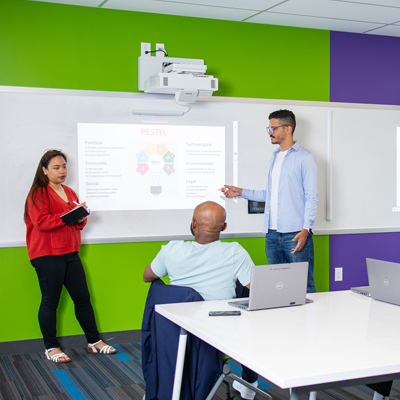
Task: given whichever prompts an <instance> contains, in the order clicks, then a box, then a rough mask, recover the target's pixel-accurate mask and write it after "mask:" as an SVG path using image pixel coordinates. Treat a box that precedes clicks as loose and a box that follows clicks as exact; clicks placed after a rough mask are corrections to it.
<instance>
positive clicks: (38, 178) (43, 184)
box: [24, 150, 67, 223]
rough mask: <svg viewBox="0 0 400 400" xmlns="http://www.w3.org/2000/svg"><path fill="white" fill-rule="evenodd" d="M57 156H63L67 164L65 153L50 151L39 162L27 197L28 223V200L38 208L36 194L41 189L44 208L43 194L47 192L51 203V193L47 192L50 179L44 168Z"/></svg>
mask: <svg viewBox="0 0 400 400" xmlns="http://www.w3.org/2000/svg"><path fill="white" fill-rule="evenodd" d="M57 156H61V157H62V158H63V159H64V160H65V162H67V157H66V156H65V154H64V153H62V152H61V150H49V151H46V153H44V154H43V156H42V158H41V159H40V161H39V165H38V167H37V169H36V173H35V177H34V178H33V183H32V186H31V188H30V190H29V193H28V196H27V197H26V201H25V209H24V221H25V223H26V213H27V210H28V200H29V198H30V199H31V201H32V204H33V205H34V206H35V207H37V205H36V204H35V196H36V192H37V191H38V190H39V189H42V190H41V195H42V204H43V207H44V198H43V193H44V192H46V196H47V199H48V201H49V203H50V197H49V193H48V191H47V185H48V184H49V178H48V177H47V176H46V175H45V174H44V172H43V167H45V168H46V169H47V167H48V166H49V162H50V160H51V159H52V158H54V157H57ZM50 207H51V203H50Z"/></svg>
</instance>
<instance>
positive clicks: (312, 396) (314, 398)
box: [309, 391, 317, 400]
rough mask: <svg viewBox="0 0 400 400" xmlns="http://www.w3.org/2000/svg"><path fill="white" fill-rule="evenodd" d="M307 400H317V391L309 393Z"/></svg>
mask: <svg viewBox="0 0 400 400" xmlns="http://www.w3.org/2000/svg"><path fill="white" fill-rule="evenodd" d="M309 400H317V391H315V392H310V397H309Z"/></svg>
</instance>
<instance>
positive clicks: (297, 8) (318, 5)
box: [271, 0, 400, 24]
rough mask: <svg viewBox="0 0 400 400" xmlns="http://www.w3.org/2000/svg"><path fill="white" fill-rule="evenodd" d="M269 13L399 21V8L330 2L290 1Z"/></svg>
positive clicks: (330, 0) (369, 20)
mask: <svg viewBox="0 0 400 400" xmlns="http://www.w3.org/2000/svg"><path fill="white" fill-rule="evenodd" d="M271 11H274V12H279V13H287V14H298V15H303V16H309V17H325V18H337V19H345V20H353V21H363V22H375V23H382V24H384V23H386V24H390V23H393V22H396V21H400V7H399V8H393V7H381V6H376V5H369V4H361V3H350V2H343V1H332V0H290V1H287V2H285V3H282V4H280V5H278V6H276V7H274V8H273V9H272V10H271Z"/></svg>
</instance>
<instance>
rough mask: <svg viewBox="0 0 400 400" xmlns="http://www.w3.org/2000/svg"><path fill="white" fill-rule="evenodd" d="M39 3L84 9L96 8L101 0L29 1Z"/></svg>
mask: <svg viewBox="0 0 400 400" xmlns="http://www.w3.org/2000/svg"><path fill="white" fill-rule="evenodd" d="M30 1H40V2H42V3H57V4H69V5H71V6H86V7H98V6H99V5H100V4H101V3H102V2H103V0H51V1H50V0H30Z"/></svg>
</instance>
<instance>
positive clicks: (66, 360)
mask: <svg viewBox="0 0 400 400" xmlns="http://www.w3.org/2000/svg"><path fill="white" fill-rule="evenodd" d="M57 348H58V347H52V348H51V349H46V350H45V352H44V354H45V355H46V358H47V359H48V360H49V361H53V362H55V363H69V362H70V361H71V359H70V358H69V357H68V356H67V355H66V354H65V353H63V352H62V351H61V350H60V349H59V348H58V349H59V350H60V353H55V354H52V355H50V354H49V353H50V352H51V351H53V350H56V349H57ZM60 358H64V360H63V361H61V360H59V359H60Z"/></svg>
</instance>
